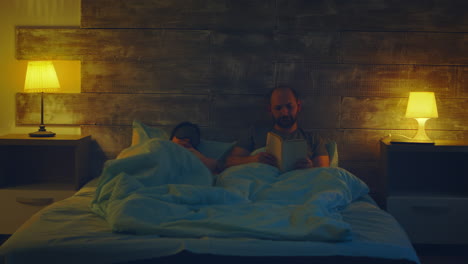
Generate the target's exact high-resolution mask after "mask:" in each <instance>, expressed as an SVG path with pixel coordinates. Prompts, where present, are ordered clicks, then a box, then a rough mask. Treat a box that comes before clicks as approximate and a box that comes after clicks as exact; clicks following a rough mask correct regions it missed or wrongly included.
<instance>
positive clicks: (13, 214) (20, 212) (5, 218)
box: [0, 135, 91, 234]
mask: <svg viewBox="0 0 468 264" xmlns="http://www.w3.org/2000/svg"><path fill="white" fill-rule="evenodd" d="M90 142H91V136H79V135H57V136H55V137H49V138H37V137H36V138H33V137H29V136H28V135H5V136H0V212H1V213H2V217H0V234H11V233H13V232H14V231H15V230H16V229H17V228H18V227H19V226H20V225H21V224H22V223H23V222H24V221H26V220H27V219H28V218H29V217H31V216H32V215H33V214H34V213H36V212H37V211H39V210H40V209H42V208H43V207H45V206H47V205H49V204H51V203H53V202H56V201H60V200H63V199H65V198H67V197H70V196H72V195H73V194H74V193H75V192H76V190H77V189H79V188H80V187H81V186H82V185H83V184H84V183H85V182H86V181H87V180H88V179H89V175H90V173H89V171H88V170H89V168H88V164H89V160H88V159H89V146H90Z"/></svg>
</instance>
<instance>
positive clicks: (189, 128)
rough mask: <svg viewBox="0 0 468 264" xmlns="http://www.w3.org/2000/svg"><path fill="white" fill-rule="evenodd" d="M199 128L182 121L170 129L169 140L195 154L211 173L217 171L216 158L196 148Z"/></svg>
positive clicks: (199, 135)
mask: <svg viewBox="0 0 468 264" xmlns="http://www.w3.org/2000/svg"><path fill="white" fill-rule="evenodd" d="M200 137H201V134H200V128H199V127H198V126H197V125H196V124H193V123H190V122H182V123H180V124H178V125H177V126H175V127H174V128H173V129H172V132H171V136H170V140H171V141H172V142H174V143H176V144H178V145H180V146H182V147H184V148H186V149H187V150H189V151H190V152H192V153H193V154H194V155H195V156H197V157H198V158H199V159H200V160H201V162H203V164H205V166H206V167H207V168H208V169H210V171H211V172H212V173H218V172H219V165H218V161H217V160H216V159H212V158H209V157H206V156H205V155H203V154H202V153H200V151H198V150H197V147H198V145H199V144H200Z"/></svg>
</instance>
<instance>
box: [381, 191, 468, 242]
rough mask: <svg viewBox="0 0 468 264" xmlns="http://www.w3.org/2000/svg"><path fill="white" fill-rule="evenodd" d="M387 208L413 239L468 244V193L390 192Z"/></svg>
mask: <svg viewBox="0 0 468 264" xmlns="http://www.w3.org/2000/svg"><path fill="white" fill-rule="evenodd" d="M387 210H388V212H389V213H390V214H392V215H393V216H394V217H395V218H396V219H397V220H398V222H399V223H400V224H401V225H402V226H403V228H404V229H405V230H406V232H407V233H408V236H409V237H410V239H411V242H412V243H420V244H468V197H423V196H414V197H413V196H390V197H388V198H387Z"/></svg>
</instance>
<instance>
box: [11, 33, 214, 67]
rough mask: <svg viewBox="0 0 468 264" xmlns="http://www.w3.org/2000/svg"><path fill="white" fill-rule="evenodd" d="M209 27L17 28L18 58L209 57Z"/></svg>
mask: <svg viewBox="0 0 468 264" xmlns="http://www.w3.org/2000/svg"><path fill="white" fill-rule="evenodd" d="M209 38H210V32H209V31H206V30H156V29H140V30H129V29H105V30H104V29H78V28H22V27H20V28H17V29H16V43H17V47H16V51H17V52H16V57H17V59H19V60H95V61H100V60H130V61H152V60H164V59H192V60H204V61H206V62H208V61H209V47H210V46H209Z"/></svg>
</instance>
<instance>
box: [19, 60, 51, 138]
mask: <svg viewBox="0 0 468 264" xmlns="http://www.w3.org/2000/svg"><path fill="white" fill-rule="evenodd" d="M59 88H60V84H59V81H58V78H57V73H56V72H55V68H54V64H53V63H52V62H51V61H30V62H28V68H27V70H26V80H25V82H24V91H25V92H29V93H38V92H40V93H41V124H40V125H39V130H38V131H36V132H32V133H29V136H31V137H53V136H55V133H54V132H51V131H47V130H46V129H45V125H44V92H55V91H57V90H58V89H59Z"/></svg>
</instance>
